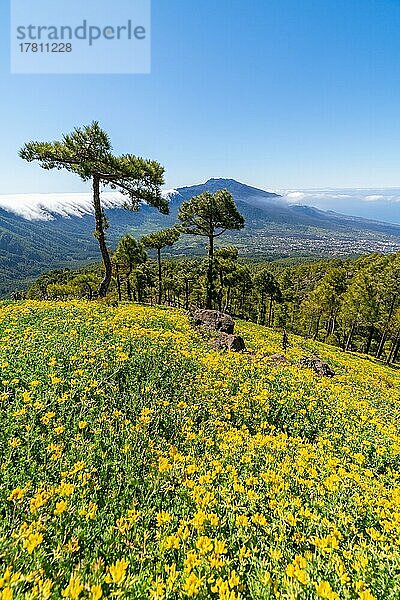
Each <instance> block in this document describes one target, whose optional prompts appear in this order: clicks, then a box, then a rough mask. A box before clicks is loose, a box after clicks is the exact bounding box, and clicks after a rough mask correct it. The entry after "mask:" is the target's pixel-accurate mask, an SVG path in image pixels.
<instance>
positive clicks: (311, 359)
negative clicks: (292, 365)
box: [299, 356, 335, 377]
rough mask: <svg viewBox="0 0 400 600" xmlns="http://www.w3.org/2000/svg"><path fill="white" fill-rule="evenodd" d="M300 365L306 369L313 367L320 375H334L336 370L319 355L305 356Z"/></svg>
mask: <svg viewBox="0 0 400 600" xmlns="http://www.w3.org/2000/svg"><path fill="white" fill-rule="evenodd" d="M299 364H300V366H301V367H305V368H306V369H312V370H313V371H314V373H316V375H319V376H320V377H334V376H335V371H334V370H333V369H332V367H330V366H329V365H328V364H327V363H326V362H324V361H323V360H321V359H320V358H318V356H305V357H304V358H302V359H301V361H300V363H299Z"/></svg>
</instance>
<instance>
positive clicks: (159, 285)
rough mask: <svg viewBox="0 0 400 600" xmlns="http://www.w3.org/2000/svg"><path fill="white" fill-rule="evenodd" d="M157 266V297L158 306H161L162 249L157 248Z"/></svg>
mask: <svg viewBox="0 0 400 600" xmlns="http://www.w3.org/2000/svg"><path fill="white" fill-rule="evenodd" d="M157 265H158V296H157V304H161V302H162V270H161V248H157Z"/></svg>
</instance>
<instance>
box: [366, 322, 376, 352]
mask: <svg viewBox="0 0 400 600" xmlns="http://www.w3.org/2000/svg"><path fill="white" fill-rule="evenodd" d="M374 333H375V328H374V326H373V325H371V327H370V328H369V335H368V339H367V343H366V346H365V350H364V353H365V354H369V353H370V350H371V344H372V340H373V339H374Z"/></svg>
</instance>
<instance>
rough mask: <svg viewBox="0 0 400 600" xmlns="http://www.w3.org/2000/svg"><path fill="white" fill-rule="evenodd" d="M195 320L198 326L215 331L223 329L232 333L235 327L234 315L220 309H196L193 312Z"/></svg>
mask: <svg viewBox="0 0 400 600" xmlns="http://www.w3.org/2000/svg"><path fill="white" fill-rule="evenodd" d="M193 322H194V325H195V326H196V327H199V326H202V327H207V328H208V329H211V330H213V331H223V332H224V333H229V334H231V335H232V334H233V331H234V329H235V322H234V320H233V319H232V317H230V316H229V315H226V314H224V313H221V312H219V311H218V310H196V311H195V312H194V313H193Z"/></svg>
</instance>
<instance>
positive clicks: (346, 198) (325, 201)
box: [0, 188, 400, 223]
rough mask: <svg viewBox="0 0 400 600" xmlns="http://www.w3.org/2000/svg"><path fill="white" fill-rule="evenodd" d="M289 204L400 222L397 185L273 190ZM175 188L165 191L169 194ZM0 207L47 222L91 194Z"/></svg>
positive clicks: (111, 201)
mask: <svg viewBox="0 0 400 600" xmlns="http://www.w3.org/2000/svg"><path fill="white" fill-rule="evenodd" d="M274 191H276V192H277V193H279V194H281V195H282V197H283V198H282V199H283V200H285V201H286V202H289V203H290V204H301V205H307V206H314V207H316V208H319V209H321V210H329V211H335V212H338V213H342V214H346V215H354V216H359V217H364V218H367V219H374V220H378V221H386V222H390V223H400V188H373V189H371V188H369V189H362V188H351V189H344V188H343V189H337V188H336V189H329V188H321V189H309V190H301V189H292V190H274ZM173 193H174V190H165V192H164V195H165V196H168V195H172V194H173ZM102 198H103V202H104V206H105V208H108V209H110V208H119V207H122V206H123V205H124V202H125V201H126V198H125V197H124V196H123V195H122V194H120V193H118V192H106V193H104V194H103V195H102ZM0 209H3V210H5V211H7V212H11V213H14V214H16V215H18V216H20V217H23V218H24V219H28V220H31V221H34V220H36V221H38V220H40V221H49V220H51V219H53V218H54V217H56V216H61V217H72V216H83V215H86V214H91V213H92V204H91V194H90V193H73V194H72V193H71V194H70V193H53V194H7V195H0Z"/></svg>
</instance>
